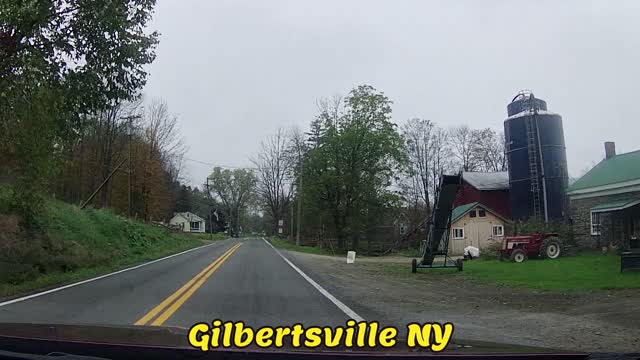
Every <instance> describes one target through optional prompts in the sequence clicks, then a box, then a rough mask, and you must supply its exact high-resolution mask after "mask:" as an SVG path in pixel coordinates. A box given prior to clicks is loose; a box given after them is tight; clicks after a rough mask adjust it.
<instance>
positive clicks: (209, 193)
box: [205, 177, 213, 240]
mask: <svg viewBox="0 0 640 360" xmlns="http://www.w3.org/2000/svg"><path fill="white" fill-rule="evenodd" d="M205 186H206V188H207V198H208V199H209V206H212V205H213V204H212V201H211V191H209V177H207V183H206V184H205ZM209 239H210V240H213V223H212V222H211V209H209Z"/></svg>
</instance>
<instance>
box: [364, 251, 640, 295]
mask: <svg viewBox="0 0 640 360" xmlns="http://www.w3.org/2000/svg"><path fill="white" fill-rule="evenodd" d="M356 266H358V267H360V268H361V269H363V270H365V271H367V272H370V273H375V274H378V275H382V276H389V277H393V278H398V279H400V278H402V279H406V280H412V281H413V280H416V281H420V280H422V279H427V278H429V279H441V280H442V281H447V279H450V280H453V279H455V278H463V279H467V280H470V281H473V282H475V283H477V284H487V285H499V286H508V287H518V288H532V289H540V290H549V291H592V290H610V289H634V288H640V271H635V272H632V271H629V272H624V273H621V272H620V257H619V256H617V255H614V254H609V255H602V253H597V252H583V253H580V254H578V255H576V256H571V257H562V258H559V259H554V260H542V259H529V260H527V261H525V262H524V263H521V264H516V263H512V262H502V261H498V260H483V259H476V260H471V261H465V263H464V270H463V271H462V272H459V271H457V270H456V269H455V268H433V269H418V273H417V274H412V273H411V263H410V262H409V261H407V262H406V264H402V263H398V262H391V263H388V262H382V261H380V262H362V261H361V262H358V261H357V260H356Z"/></svg>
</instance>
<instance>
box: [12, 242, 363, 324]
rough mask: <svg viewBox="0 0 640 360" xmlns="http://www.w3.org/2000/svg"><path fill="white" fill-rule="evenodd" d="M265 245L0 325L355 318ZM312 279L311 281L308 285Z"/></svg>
mask: <svg viewBox="0 0 640 360" xmlns="http://www.w3.org/2000/svg"><path fill="white" fill-rule="evenodd" d="M294 267H295V265H293V266H292V264H290V263H289V262H288V261H287V260H286V259H285V258H283V256H281V255H280V253H279V252H278V251H277V250H275V249H274V248H272V247H271V246H270V244H268V243H266V242H265V241H263V240H262V239H239V240H238V239H230V240H224V241H219V242H215V243H213V244H211V245H208V246H205V247H202V248H199V249H196V250H193V251H189V252H186V253H183V254H180V255H177V256H173V257H170V258H168V259H165V260H161V261H156V262H153V263H151V264H147V265H144V266H141V267H138V268H135V269H132V270H129V271H124V272H120V273H117V274H114V275H110V276H107V277H104V278H101V279H98V280H94V281H89V282H86V283H83V284H80V285H76V286H72V287H68V288H64V289H62V290H57V291H55V290H54V291H53V292H50V293H45V294H42V295H36V296H35V297H32V298H28V299H23V300H20V299H18V301H16V302H4V303H0V323H2V322H27V323H57V324H105V325H132V324H135V325H151V326H162V325H167V326H180V327H185V328H188V327H190V326H191V325H193V324H194V323H197V322H207V323H210V322H211V321H212V320H214V319H220V320H223V321H240V320H241V321H244V322H245V323H246V324H247V325H251V326H265V325H269V326H290V325H292V324H295V323H301V324H303V325H305V326H311V325H317V326H325V325H328V326H336V325H344V323H345V321H346V320H348V319H349V318H356V319H357V316H358V315H357V314H355V313H353V312H350V311H352V310H351V309H349V308H348V307H347V306H346V305H345V304H343V303H341V302H340V300H339V299H336V298H334V297H333V296H332V295H331V294H329V293H327V292H326V290H324V289H323V288H322V287H321V286H320V285H318V284H317V283H315V285H314V281H313V279H312V278H313V274H310V273H309V274H305V273H301V271H299V269H298V270H296V268H294ZM310 278H311V279H310Z"/></svg>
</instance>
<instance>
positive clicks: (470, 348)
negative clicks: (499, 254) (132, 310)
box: [0, 323, 568, 354]
mask: <svg viewBox="0 0 640 360" xmlns="http://www.w3.org/2000/svg"><path fill="white" fill-rule="evenodd" d="M187 333H188V329H186V328H181V327H150V326H133V325H131V326H114V325H66V324H18V323H0V338H5V339H7V338H20V339H38V340H48V341H57V342H81V343H94V344H98V343H99V344H117V345H137V346H146V347H163V348H167V347H169V348H185V349H193V348H192V347H190V346H189V344H188V343H187ZM247 350H251V349H250V348H244V351H247ZM255 350H257V351H267V350H264V349H259V348H257V347H256V348H255ZM277 351H296V349H293V348H285V349H278V350H277ZM305 351H310V350H305ZM318 351H330V352H336V351H338V352H340V351H349V352H354V351H357V352H359V351H367V352H376V353H378V352H394V353H397V352H404V353H407V352H411V353H415V352H420V351H422V350H415V349H413V350H412V349H409V348H407V347H406V345H405V343H404V342H403V340H401V339H400V340H399V341H398V346H396V347H394V348H393V349H380V350H378V349H362V350H356V349H346V348H343V349H340V348H332V349H321V348H317V349H314V350H313V352H318ZM424 351H428V350H424ZM445 352H446V353H476V354H477V353H527V354H531V353H568V352H564V351H558V350H554V349H547V348H539V347H531V346H521V345H512V344H499V343H492V342H483V341H471V340H468V341H467V340H462V339H453V340H452V341H451V342H450V343H449V345H448V347H447V349H446V350H445Z"/></svg>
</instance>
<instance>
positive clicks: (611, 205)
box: [591, 198, 640, 212]
mask: <svg viewBox="0 0 640 360" xmlns="http://www.w3.org/2000/svg"><path fill="white" fill-rule="evenodd" d="M637 204H640V199H637V198H636V199H634V198H631V199H624V200H616V201H609V202H606V203H603V204H600V205H597V206H594V207H592V208H591V211H593V212H609V211H617V210H624V209H626V208H629V207H632V206H634V205H637Z"/></svg>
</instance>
